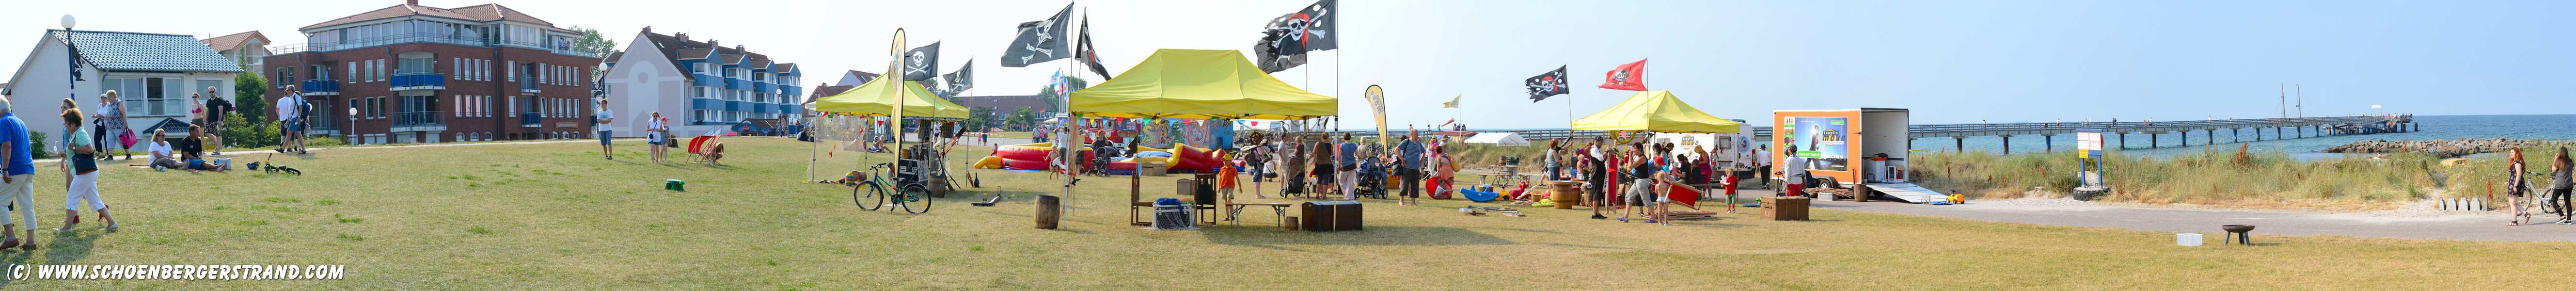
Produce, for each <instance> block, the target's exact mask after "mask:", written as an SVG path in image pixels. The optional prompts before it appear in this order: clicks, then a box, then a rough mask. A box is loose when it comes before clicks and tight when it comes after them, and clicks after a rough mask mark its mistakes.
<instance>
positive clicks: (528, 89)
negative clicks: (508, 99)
mask: <svg viewBox="0 0 2576 291" xmlns="http://www.w3.org/2000/svg"><path fill="white" fill-rule="evenodd" d="M544 81H545V80H541V79H537V77H519V93H544V92H545V91H546V90H545V89H540V88H538V85H543V84H540V83H543V82H544Z"/></svg>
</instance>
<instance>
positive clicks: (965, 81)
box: [939, 58, 975, 94]
mask: <svg viewBox="0 0 2576 291" xmlns="http://www.w3.org/2000/svg"><path fill="white" fill-rule="evenodd" d="M939 78H940V79H942V80H946V81H948V92H949V94H956V93H957V92H966V89H974V88H975V60H974V59H972V58H969V59H966V65H965V66H959V67H957V71H956V72H950V73H948V74H947V75H940V76H939Z"/></svg>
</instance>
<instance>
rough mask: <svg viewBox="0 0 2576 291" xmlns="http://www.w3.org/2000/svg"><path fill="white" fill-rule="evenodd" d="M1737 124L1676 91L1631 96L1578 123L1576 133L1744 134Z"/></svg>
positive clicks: (1576, 120)
mask: <svg viewBox="0 0 2576 291" xmlns="http://www.w3.org/2000/svg"><path fill="white" fill-rule="evenodd" d="M1740 128H1741V126H1738V124H1737V123H1735V121H1730V120H1726V119H1724V118H1717V116H1712V115H1708V113H1707V112H1700V111H1699V108H1693V107H1691V106H1690V104H1689V103H1682V99H1681V97H1673V92H1672V91H1645V92H1637V95H1630V96H1628V101H1620V102H1619V105H1617V106H1610V109H1608V110H1601V113H1593V114H1592V116H1584V117H1583V118H1582V119H1575V120H1574V129H1575V130H1601V131H1653V132H1672V133H1742V132H1739V131H1742V130H1740Z"/></svg>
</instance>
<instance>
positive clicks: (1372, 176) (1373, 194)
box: [1351, 162, 1387, 199]
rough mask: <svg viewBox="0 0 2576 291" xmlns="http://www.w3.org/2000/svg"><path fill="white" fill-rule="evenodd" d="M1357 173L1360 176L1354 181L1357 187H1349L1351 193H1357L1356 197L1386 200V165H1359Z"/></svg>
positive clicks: (1367, 163) (1376, 163)
mask: <svg viewBox="0 0 2576 291" xmlns="http://www.w3.org/2000/svg"><path fill="white" fill-rule="evenodd" d="M1357 172H1358V174H1359V175H1360V177H1359V179H1356V180H1357V181H1359V185H1356V186H1353V187H1351V189H1352V191H1353V192H1358V193H1355V194H1357V195H1356V196H1361V197H1369V198H1377V199H1386V192H1387V189H1386V185H1387V183H1386V175H1387V172H1386V165H1384V164H1383V163H1378V162H1365V163H1360V168H1359V171H1357Z"/></svg>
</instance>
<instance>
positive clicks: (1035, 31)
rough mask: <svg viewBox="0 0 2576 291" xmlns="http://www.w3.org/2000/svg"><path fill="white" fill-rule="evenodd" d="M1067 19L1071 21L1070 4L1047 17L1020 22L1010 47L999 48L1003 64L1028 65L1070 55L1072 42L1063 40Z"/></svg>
mask: <svg viewBox="0 0 2576 291" xmlns="http://www.w3.org/2000/svg"><path fill="white" fill-rule="evenodd" d="M1070 20H1073V4H1065V5H1064V10H1063V11H1056V13H1055V16H1054V17H1047V19H1046V20H1039V21H1030V22H1023V23H1020V36H1019V38H1015V39H1012V40H1011V47H1010V48H1008V49H1004V50H1003V51H1002V66H1004V67H1013V68H1019V67H1028V66H1029V64H1035V63H1044V62H1047V61H1053V60H1059V59H1064V58H1070V57H1073V46H1072V45H1071V43H1072V42H1070V41H1066V39H1067V37H1065V35H1064V28H1065V21H1070Z"/></svg>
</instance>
